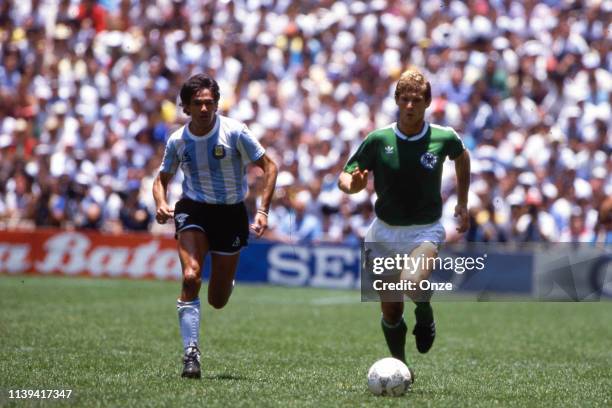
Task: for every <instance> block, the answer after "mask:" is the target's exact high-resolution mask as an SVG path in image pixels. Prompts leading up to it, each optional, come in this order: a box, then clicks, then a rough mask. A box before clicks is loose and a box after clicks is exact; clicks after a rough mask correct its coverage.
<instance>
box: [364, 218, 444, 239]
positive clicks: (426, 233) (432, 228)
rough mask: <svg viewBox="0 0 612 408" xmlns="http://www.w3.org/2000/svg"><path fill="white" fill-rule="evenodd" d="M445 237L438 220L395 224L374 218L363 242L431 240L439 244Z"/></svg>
mask: <svg viewBox="0 0 612 408" xmlns="http://www.w3.org/2000/svg"><path fill="white" fill-rule="evenodd" d="M445 238H446V231H444V227H443V226H442V223H441V222H440V221H436V222H434V223H433V224H425V225H409V226H395V225H389V224H387V223H386V222H384V221H382V220H380V219H378V218H374V221H373V222H372V225H370V228H368V231H367V232H366V234H365V242H378V243H380V242H389V243H406V244H411V243H415V244H422V243H423V242H431V243H432V244H435V245H436V246H440V244H442V243H443V242H444V239H445Z"/></svg>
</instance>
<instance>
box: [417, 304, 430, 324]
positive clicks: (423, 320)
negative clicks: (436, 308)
mask: <svg viewBox="0 0 612 408" xmlns="http://www.w3.org/2000/svg"><path fill="white" fill-rule="evenodd" d="M415 303H416V308H415V309H414V316H415V317H416V321H417V324H431V322H433V309H432V308H431V303H429V302H415Z"/></svg>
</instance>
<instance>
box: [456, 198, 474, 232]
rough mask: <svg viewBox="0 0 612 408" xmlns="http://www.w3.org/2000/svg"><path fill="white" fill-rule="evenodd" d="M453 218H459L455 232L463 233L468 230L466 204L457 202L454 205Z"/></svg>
mask: <svg viewBox="0 0 612 408" xmlns="http://www.w3.org/2000/svg"><path fill="white" fill-rule="evenodd" d="M455 218H459V220H458V221H457V223H458V226H457V232H458V233H460V234H463V233H464V232H465V231H467V230H468V228H469V226H470V218H469V216H468V210H467V206H465V205H460V204H457V205H456V206H455Z"/></svg>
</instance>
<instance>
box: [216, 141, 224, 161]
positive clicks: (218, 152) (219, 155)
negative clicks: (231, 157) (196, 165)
mask: <svg viewBox="0 0 612 408" xmlns="http://www.w3.org/2000/svg"><path fill="white" fill-rule="evenodd" d="M213 157H214V158H215V159H218V160H220V159H222V158H224V157H225V146H223V145H222V144H216V145H215V146H214V147H213Z"/></svg>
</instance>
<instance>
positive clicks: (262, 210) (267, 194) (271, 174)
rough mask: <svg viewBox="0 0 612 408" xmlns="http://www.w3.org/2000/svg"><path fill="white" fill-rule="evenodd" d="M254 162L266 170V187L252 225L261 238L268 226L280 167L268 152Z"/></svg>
mask: <svg viewBox="0 0 612 408" xmlns="http://www.w3.org/2000/svg"><path fill="white" fill-rule="evenodd" d="M254 163H255V165H257V167H259V168H260V169H262V170H263V172H264V189H263V193H262V195H261V206H260V207H259V208H258V209H257V214H255V220H254V223H253V225H251V229H252V230H253V232H255V234H256V235H257V237H258V238H259V237H261V236H262V235H263V233H264V232H265V231H266V229H267V228H268V212H269V211H270V203H271V202H272V196H273V195H274V187H275V186H276V176H277V175H278V167H277V166H276V163H274V161H273V160H272V159H270V157H269V156H268V155H267V154H264V155H263V156H262V157H261V158H259V159H258V160H256V161H255V162H254Z"/></svg>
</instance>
